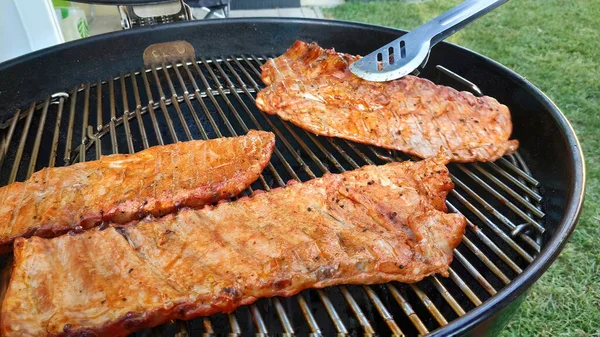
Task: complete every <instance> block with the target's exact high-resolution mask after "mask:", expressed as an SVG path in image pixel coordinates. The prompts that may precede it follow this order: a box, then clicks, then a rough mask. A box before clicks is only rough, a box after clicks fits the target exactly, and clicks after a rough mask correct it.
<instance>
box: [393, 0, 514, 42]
mask: <svg viewBox="0 0 600 337" xmlns="http://www.w3.org/2000/svg"><path fill="white" fill-rule="evenodd" d="M507 1H508V0H467V1H465V2H463V3H461V4H459V5H458V6H456V7H454V8H452V9H451V10H449V11H447V12H445V13H444V14H442V15H440V16H438V17H436V18H435V19H433V20H431V21H428V22H426V23H425V24H423V25H421V26H419V27H417V28H415V29H413V30H412V31H411V32H410V33H408V34H410V35H413V36H415V37H416V35H420V37H421V38H424V39H427V40H429V41H431V45H430V47H433V46H434V45H435V44H436V43H438V42H440V41H442V40H444V39H446V38H447V37H448V36H450V35H452V34H454V33H456V32H457V31H459V30H461V29H462V28H464V27H465V26H467V25H468V24H470V23H471V22H473V21H475V20H476V19H478V18H479V17H481V16H483V15H485V14H486V13H488V12H489V11H491V10H493V9H495V8H496V7H498V6H500V5H502V4H503V3H505V2H507ZM408 34H407V35H408ZM407 35H406V36H405V38H408V36H407Z"/></svg>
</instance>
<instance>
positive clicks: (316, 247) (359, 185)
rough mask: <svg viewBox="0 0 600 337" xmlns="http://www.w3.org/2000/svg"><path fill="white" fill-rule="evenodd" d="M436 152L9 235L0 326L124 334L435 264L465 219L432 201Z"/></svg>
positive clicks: (439, 174) (440, 189) (438, 184)
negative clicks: (144, 212) (81, 225)
mask: <svg viewBox="0 0 600 337" xmlns="http://www.w3.org/2000/svg"><path fill="white" fill-rule="evenodd" d="M444 164H445V161H444V160H441V159H440V158H432V159H429V160H425V161H421V162H416V163H414V162H405V163H392V164H387V165H385V166H379V167H376V166H366V167H364V168H361V169H358V170H355V171H352V172H346V173H343V174H339V175H332V174H329V175H326V176H324V177H323V178H320V179H314V180H311V181H308V182H305V183H290V184H288V186H286V187H283V188H278V189H274V190H272V191H270V192H266V193H265V192H262V193H255V195H253V196H252V197H242V198H240V199H238V200H237V201H234V202H223V203H220V204H218V205H217V206H206V207H204V208H203V209H200V210H183V211H180V212H179V213H178V214H173V215H168V216H165V217H162V218H160V219H145V220H142V221H141V222H139V223H138V224H137V225H127V226H123V227H109V228H108V229H106V230H91V231H87V232H84V233H81V234H77V235H65V236H61V237H58V238H54V239H42V238H38V237H34V238H30V239H24V238H19V239H17V240H16V241H15V262H14V267H13V276H12V280H11V283H10V286H9V289H8V291H7V295H6V297H5V299H4V301H3V304H2V317H1V332H2V335H3V336H5V337H9V336H23V335H31V336H42V335H51V336H57V335H60V336H63V335H69V336H84V335H85V336H92V335H93V336H124V335H126V334H128V333H131V332H133V331H135V330H139V329H142V328H144V327H148V326H155V325H158V324H162V323H164V322H167V321H169V320H172V319H191V318H193V317H197V316H201V315H210V314H214V313H218V312H231V311H233V310H235V309H236V308H237V307H239V306H241V305H246V304H250V303H252V302H254V301H256V300H257V299H259V298H264V297H271V296H292V295H294V294H296V293H298V292H299V291H301V290H304V289H307V288H322V287H326V286H331V285H337V284H373V283H382V282H388V281H392V280H396V281H401V282H417V281H419V280H421V279H423V278H424V277H426V276H428V275H431V274H434V273H440V274H442V275H447V270H448V265H449V264H450V262H451V261H452V250H453V249H454V248H455V247H456V246H457V245H458V244H459V242H460V241H461V238H462V235H463V232H464V227H465V219H464V217H462V216H461V215H458V214H447V213H446V208H445V204H444V202H445V199H446V195H447V193H448V191H449V190H451V189H452V187H453V184H452V182H451V180H450V179H449V177H448V171H447V169H446V167H445V166H444ZM119 232H120V233H121V234H123V235H120V234H119ZM86 333H87V334H86Z"/></svg>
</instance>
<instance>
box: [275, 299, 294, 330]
mask: <svg viewBox="0 0 600 337" xmlns="http://www.w3.org/2000/svg"><path fill="white" fill-rule="evenodd" d="M272 302H273V303H274V305H273V306H274V307H275V311H276V312H277V317H279V322H281V326H282V327H283V331H284V332H285V333H286V334H290V335H292V334H294V328H293V327H292V324H291V323H290V319H289V318H288V317H287V313H286V312H285V309H284V308H283V305H282V304H281V301H280V300H279V298H278V297H274V298H273V300H272Z"/></svg>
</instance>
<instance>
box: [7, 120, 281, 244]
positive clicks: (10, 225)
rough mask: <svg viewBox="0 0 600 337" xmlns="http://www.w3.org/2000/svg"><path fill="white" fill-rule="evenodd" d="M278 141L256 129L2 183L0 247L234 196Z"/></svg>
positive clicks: (256, 173)
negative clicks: (231, 135) (19, 240)
mask: <svg viewBox="0 0 600 337" xmlns="http://www.w3.org/2000/svg"><path fill="white" fill-rule="evenodd" d="M274 144H275V136H274V135H273V134H272V133H269V132H262V131H250V132H249V133H248V135H246V136H243V137H236V138H221V139H214V140H207V141H190V142H183V143H176V144H171V145H165V146H155V147H152V148H149V149H147V150H144V151H140V152H138V153H135V154H131V155H124V154H121V155H112V156H106V157H102V158H101V159H100V160H96V161H91V162H85V163H79V164H75V165H71V166H67V167H58V168H45V169H43V170H41V171H39V172H36V173H34V174H33V175H32V176H31V178H29V179H28V180H27V181H25V182H16V183H13V184H10V185H8V186H4V187H2V188H0V200H1V201H2V202H1V203H0V251H3V252H6V251H8V250H10V249H11V248H12V241H13V240H14V239H15V238H17V237H29V236H32V235H37V236H43V237H53V236H56V235H59V234H62V233H64V232H66V231H68V230H71V229H75V228H80V227H81V228H90V227H92V226H95V225H97V224H99V223H101V222H103V221H107V222H116V223H126V222H128V221H131V220H134V219H141V218H143V217H145V216H146V215H148V214H152V215H154V216H161V215H164V214H166V213H169V212H172V211H173V210H174V209H175V208H177V207H183V206H188V207H198V206H202V205H204V204H207V203H208V204H209V203H214V202H217V201H219V200H221V199H223V198H230V197H233V196H235V195H237V194H238V193H240V192H241V191H243V190H244V189H245V188H247V187H248V186H249V185H250V184H251V183H252V182H254V181H255V180H256V179H257V178H258V177H259V175H260V173H261V171H262V170H263V168H264V167H265V166H266V165H267V164H268V162H269V160H270V157H271V153H272V151H273V146H274Z"/></svg>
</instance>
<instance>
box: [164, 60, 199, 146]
mask: <svg viewBox="0 0 600 337" xmlns="http://www.w3.org/2000/svg"><path fill="white" fill-rule="evenodd" d="M162 70H163V72H164V73H165V77H166V79H167V84H168V85H169V89H170V90H171V104H173V106H174V107H175V111H176V112H177V116H178V117H179V121H180V122H181V125H182V126H183V132H184V133H185V135H186V137H187V139H188V140H193V139H194V138H193V137H192V133H191V131H190V128H189V127H188V125H187V123H186V121H185V117H183V112H182V111H181V108H180V107H179V101H178V97H179V96H178V95H177V92H176V91H175V88H174V87H173V82H172V81H171V76H169V73H168V72H167V68H166V67H165V66H164V65H163V68H162Z"/></svg>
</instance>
